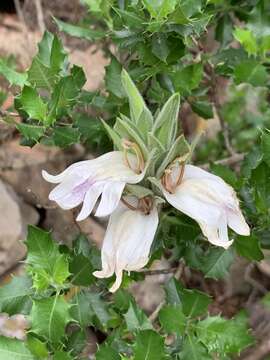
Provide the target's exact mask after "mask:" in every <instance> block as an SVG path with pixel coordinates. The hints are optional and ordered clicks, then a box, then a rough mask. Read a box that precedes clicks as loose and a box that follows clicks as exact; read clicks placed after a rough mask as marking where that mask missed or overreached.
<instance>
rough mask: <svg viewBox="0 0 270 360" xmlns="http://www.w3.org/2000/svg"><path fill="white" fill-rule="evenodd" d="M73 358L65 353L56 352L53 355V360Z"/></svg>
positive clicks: (69, 359) (71, 359)
mask: <svg viewBox="0 0 270 360" xmlns="http://www.w3.org/2000/svg"><path fill="white" fill-rule="evenodd" d="M73 359H74V358H73V357H72V356H71V355H70V354H69V353H67V352H64V351H56V352H55V353H54V355H53V360H73Z"/></svg>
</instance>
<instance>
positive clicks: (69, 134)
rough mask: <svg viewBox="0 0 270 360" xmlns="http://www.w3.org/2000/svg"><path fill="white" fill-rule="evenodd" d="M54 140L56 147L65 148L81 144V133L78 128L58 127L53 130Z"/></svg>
mask: <svg viewBox="0 0 270 360" xmlns="http://www.w3.org/2000/svg"><path fill="white" fill-rule="evenodd" d="M52 139H53V142H54V144H55V145H56V146H59V147H62V148H65V147H68V146H71V145H73V144H77V143H78V142H79V140H80V132H79V130H78V129H77V128H73V127H69V126H56V127H55V128H54V129H53V134H52Z"/></svg>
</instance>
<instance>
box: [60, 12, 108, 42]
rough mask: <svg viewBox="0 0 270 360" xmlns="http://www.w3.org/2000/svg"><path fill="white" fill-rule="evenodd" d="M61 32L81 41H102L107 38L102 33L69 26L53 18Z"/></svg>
mask: <svg viewBox="0 0 270 360" xmlns="http://www.w3.org/2000/svg"><path fill="white" fill-rule="evenodd" d="M53 19H54V21H55V22H56V24H57V26H58V28H59V30H60V31H63V32H65V33H67V34H69V35H71V36H75V37H78V38H81V39H86V40H89V41H93V40H98V39H102V38H103V37H105V33H104V32H102V31H97V30H92V29H87V28H84V27H82V26H78V25H72V24H68V23H66V22H64V21H61V20H59V19H56V18H55V17H53Z"/></svg>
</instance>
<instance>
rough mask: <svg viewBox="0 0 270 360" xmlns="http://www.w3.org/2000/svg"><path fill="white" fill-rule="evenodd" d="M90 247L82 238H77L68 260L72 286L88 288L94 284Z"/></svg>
mask: <svg viewBox="0 0 270 360" xmlns="http://www.w3.org/2000/svg"><path fill="white" fill-rule="evenodd" d="M90 252H91V249H90V246H89V243H88V240H87V239H85V238H84V236H82V235H81V236H79V237H78V238H77V239H76V241H75V242H74V245H73V253H72V255H71V258H70V260H69V270H70V272H71V275H72V276H71V280H70V281H71V282H72V283H73V284H74V285H80V286H89V285H91V284H92V283H93V282H94V279H95V278H94V276H93V274H92V273H93V270H94V268H93V266H92V264H91V261H90Z"/></svg>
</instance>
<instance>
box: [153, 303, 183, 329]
mask: <svg viewBox="0 0 270 360" xmlns="http://www.w3.org/2000/svg"><path fill="white" fill-rule="evenodd" d="M159 321H160V323H161V325H162V328H163V329H164V330H165V331H166V332H167V333H173V332H175V333H176V334H178V335H183V334H184V330H185V327H186V317H185V315H184V314H183V311H182V306H181V305H166V306H164V307H163V308H162V309H161V310H160V312H159Z"/></svg>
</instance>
